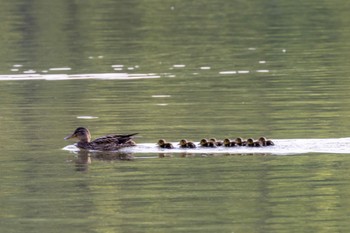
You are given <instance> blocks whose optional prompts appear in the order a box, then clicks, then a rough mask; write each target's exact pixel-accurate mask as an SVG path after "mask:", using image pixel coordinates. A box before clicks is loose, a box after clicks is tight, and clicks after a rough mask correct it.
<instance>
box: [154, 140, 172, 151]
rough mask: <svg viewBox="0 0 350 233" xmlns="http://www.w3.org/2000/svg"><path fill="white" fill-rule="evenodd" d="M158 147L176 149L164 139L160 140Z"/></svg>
mask: <svg viewBox="0 0 350 233" xmlns="http://www.w3.org/2000/svg"><path fill="white" fill-rule="evenodd" d="M157 145H158V146H159V147H160V148H165V149H173V148H174V146H173V144H171V143H170V142H167V141H165V140H164V139H159V141H158V143H157Z"/></svg>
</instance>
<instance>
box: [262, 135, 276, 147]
mask: <svg viewBox="0 0 350 233" xmlns="http://www.w3.org/2000/svg"><path fill="white" fill-rule="evenodd" d="M258 141H259V142H260V144H261V145H262V146H273V145H275V144H274V143H273V142H272V141H271V140H268V139H266V138H265V137H260V138H259V139H258Z"/></svg>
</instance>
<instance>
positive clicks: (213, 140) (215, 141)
mask: <svg viewBox="0 0 350 233" xmlns="http://www.w3.org/2000/svg"><path fill="white" fill-rule="evenodd" d="M209 141H210V142H214V144H215V146H223V145H224V143H223V141H220V140H216V138H211V139H209Z"/></svg>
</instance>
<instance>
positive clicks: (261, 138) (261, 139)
mask: <svg viewBox="0 0 350 233" xmlns="http://www.w3.org/2000/svg"><path fill="white" fill-rule="evenodd" d="M258 141H259V142H261V143H265V142H266V141H267V140H266V138H265V137H260V138H259V139H258Z"/></svg>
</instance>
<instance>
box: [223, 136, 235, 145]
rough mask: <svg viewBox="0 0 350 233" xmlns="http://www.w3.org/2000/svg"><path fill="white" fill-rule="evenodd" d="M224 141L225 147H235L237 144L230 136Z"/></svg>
mask: <svg viewBox="0 0 350 233" xmlns="http://www.w3.org/2000/svg"><path fill="white" fill-rule="evenodd" d="M223 143H224V146H225V147H234V146H236V142H235V141H231V140H230V139H229V138H225V139H224V142H223Z"/></svg>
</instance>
